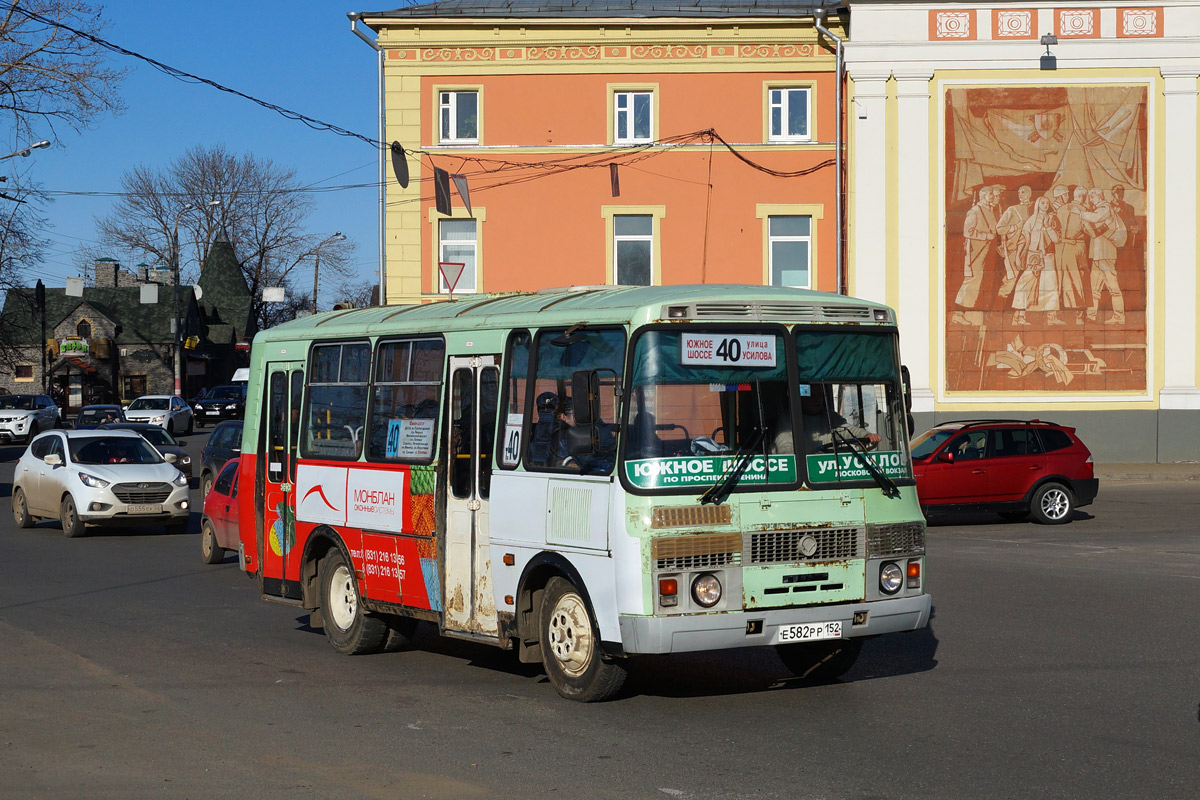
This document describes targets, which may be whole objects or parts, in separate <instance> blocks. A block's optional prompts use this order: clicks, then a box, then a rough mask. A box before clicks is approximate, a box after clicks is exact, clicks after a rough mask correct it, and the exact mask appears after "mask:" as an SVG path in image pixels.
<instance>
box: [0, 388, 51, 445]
mask: <svg viewBox="0 0 1200 800" xmlns="http://www.w3.org/2000/svg"><path fill="white" fill-rule="evenodd" d="M58 426H59V416H58V406H56V405H55V404H54V401H53V400H51V399H50V397H49V395H44V394H9V395H5V396H3V397H0V443H5V442H17V441H20V442H22V443H24V442H28V441H30V440H31V439H33V437H34V436H37V435H38V433H40V432H41V431H48V430H50V429H51V428H57V427H58Z"/></svg>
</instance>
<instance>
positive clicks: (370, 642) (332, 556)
mask: <svg viewBox="0 0 1200 800" xmlns="http://www.w3.org/2000/svg"><path fill="white" fill-rule="evenodd" d="M320 575H321V608H322V611H323V614H322V618H323V619H324V622H325V636H326V638H328V639H329V643H330V644H332V645H333V649H334V650H336V651H338V652H339V653H344V654H345V655H348V656H355V655H361V654H363V653H378V652H379V651H380V650H381V649H382V648H383V644H384V640H385V639H386V638H387V633H388V626H387V623H386V622H384V621H383V620H382V619H380V618H379V617H375V616H372V615H370V614H368V613H367V612H366V611H365V610H364V609H363V605H362V599H361V598H360V597H359V596H358V581H357V580H356V579H355V577H354V572H353V571H352V570H351V569H350V565H349V564H348V563H347V562H346V557H345V556H344V555H342V551H340V550H338V549H336V548H335V549H333V550H330V551H329V555H327V556H325V558H323V559H321V569H320Z"/></svg>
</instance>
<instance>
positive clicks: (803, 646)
mask: <svg viewBox="0 0 1200 800" xmlns="http://www.w3.org/2000/svg"><path fill="white" fill-rule="evenodd" d="M862 643H863V640H862V639H830V640H829V641H825V642H802V643H801V642H797V643H795V644H777V645H775V652H776V653H778V654H779V660H780V661H782V662H783V665H784V666H785V667H787V668H788V669H789V670H791V671H792V674H794V675H795V676H796V677H798V678H804V679H805V680H809V681H831V680H833V679H834V678H840V677H842V676H843V675H845V674H846V673H847V672H849V671H850V668H851V667H853V666H854V662H855V661H857V660H858V654H859V653H860V652H861V651H862Z"/></svg>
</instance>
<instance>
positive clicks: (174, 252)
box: [171, 199, 221, 397]
mask: <svg viewBox="0 0 1200 800" xmlns="http://www.w3.org/2000/svg"><path fill="white" fill-rule="evenodd" d="M204 205H205V207H206V208H207V207H212V206H219V205H221V201H220V200H219V199H217V200H210V201H208V202H207V203H205V204H204ZM193 208H196V204H195V203H184V205H183V208H181V209H179V213H178V214H176V215H175V224H174V225H173V226H172V227H171V274H172V276H173V278H174V282H175V283H174V286H173V287H172V292H171V294H172V296H173V298H174V309H173V311H172V317H171V321H172V322H174V323H175V337H174V338H175V394H176V395H179V396H180V397H182V396H183V348H182V346H181V345H182V343H183V330H182V328H183V326H182V324H180V322H179V220H180V219H181V218H182V217H183V215H184V214H186V213H187V212H189V211H191V210H192V209H193Z"/></svg>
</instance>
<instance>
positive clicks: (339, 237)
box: [312, 231, 346, 314]
mask: <svg viewBox="0 0 1200 800" xmlns="http://www.w3.org/2000/svg"><path fill="white" fill-rule="evenodd" d="M345 238H346V237H345V236H343V235H342V232H341V231H337V232H336V233H334V234H333V236H330V237H329V238H328V239H326V240H325V241H323V242H321V243H320V244H319V245H317V263H316V264H314V265H313V307H312V310H313V313H314V314H315V313H317V276H318V274H319V273H320V271H321V248H322V247H324V246H325V245H327V244H332V243H333V242H340V241H342V240H343V239H345Z"/></svg>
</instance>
